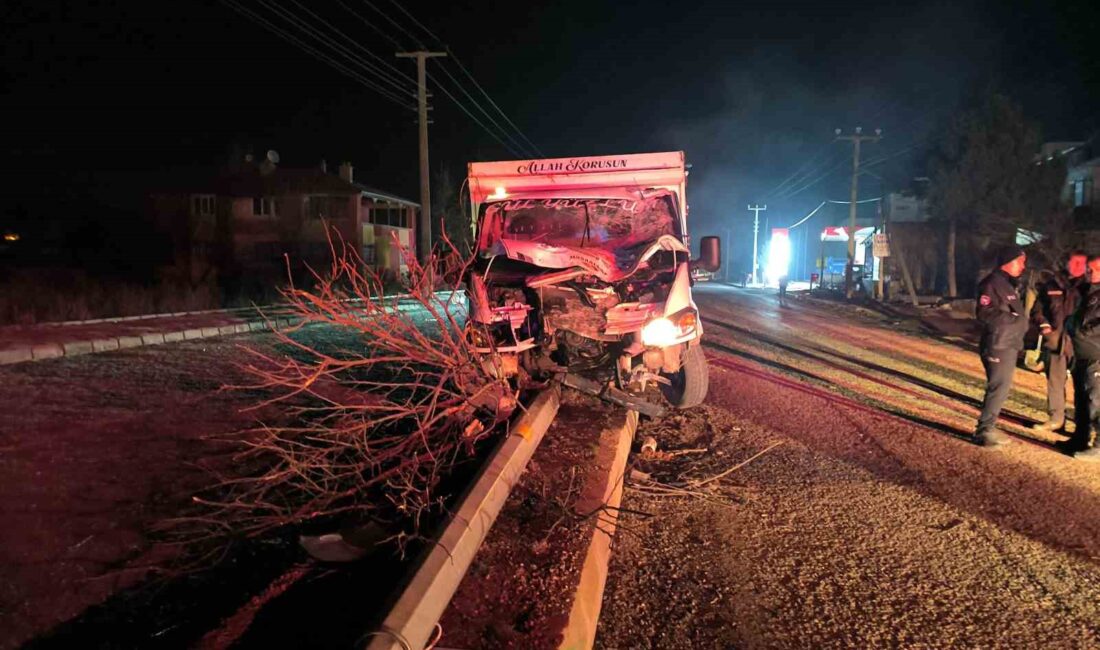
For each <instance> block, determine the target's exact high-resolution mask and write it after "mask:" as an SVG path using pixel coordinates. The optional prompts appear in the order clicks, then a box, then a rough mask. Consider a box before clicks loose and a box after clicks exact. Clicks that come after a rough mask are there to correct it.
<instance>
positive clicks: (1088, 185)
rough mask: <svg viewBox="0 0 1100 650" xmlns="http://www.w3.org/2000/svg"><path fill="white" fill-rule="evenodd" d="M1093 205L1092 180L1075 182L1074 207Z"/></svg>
mask: <svg viewBox="0 0 1100 650" xmlns="http://www.w3.org/2000/svg"><path fill="white" fill-rule="evenodd" d="M1091 204H1092V179H1089V178H1086V179H1084V180H1079V181H1073V207H1075V208H1080V207H1083V206H1086V205H1091Z"/></svg>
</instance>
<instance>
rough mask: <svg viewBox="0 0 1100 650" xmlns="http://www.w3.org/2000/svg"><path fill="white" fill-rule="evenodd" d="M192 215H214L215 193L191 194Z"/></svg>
mask: <svg viewBox="0 0 1100 650" xmlns="http://www.w3.org/2000/svg"><path fill="white" fill-rule="evenodd" d="M191 215H192V216H195V217H212V216H214V195H213V194H192V195H191Z"/></svg>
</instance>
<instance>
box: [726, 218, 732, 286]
mask: <svg viewBox="0 0 1100 650" xmlns="http://www.w3.org/2000/svg"><path fill="white" fill-rule="evenodd" d="M732 243H733V230H731V229H730V228H726V273H725V278H726V282H729V281H730V248H732V246H731V244H732Z"/></svg>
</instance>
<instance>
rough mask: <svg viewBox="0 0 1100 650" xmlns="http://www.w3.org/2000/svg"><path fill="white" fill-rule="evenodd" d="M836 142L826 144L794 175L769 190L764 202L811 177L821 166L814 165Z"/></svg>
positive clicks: (831, 141)
mask: <svg viewBox="0 0 1100 650" xmlns="http://www.w3.org/2000/svg"><path fill="white" fill-rule="evenodd" d="M835 142H836V141H835V140H830V141H829V142H827V143H825V144H824V145H823V146H822V147H821V148H820V149H818V150H817V152H816V153H815V154H814V155H813V156H811V157H810V158H809V159H808V160H807V161H806V162H804V163H803V164H802V166H801V167H799V168H798V169H796V170H795V171H794V173H792V174H791V175H790V176H788V177H786V178H784V179H783V180H782V181H781V182H780V183H779V184H778V185H776V186H775V187H773V188H771V189H770V190H768V191H767V192H766V193H765V194H764V196H763V197H762V200H763V199H768V198H771V197H772V196H773V195H774V194H775V193H776V192H780V191H783V190H784V189H787V187H788V185H791V184H797V183H799V182H801V179H802V178H803V177H805V176H809V175H810V174H812V173H814V170H815V169H820V166H815V165H814V163H816V162H817V159H818V158H820V157H821V155H822V154H824V153H827V152H828V151H829V148H830V147H831V146H832V145H833V144H834V143H835ZM796 179H798V180H796Z"/></svg>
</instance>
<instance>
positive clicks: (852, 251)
mask: <svg viewBox="0 0 1100 650" xmlns="http://www.w3.org/2000/svg"><path fill="white" fill-rule="evenodd" d="M836 139H837V140H850V141H851V142H852V198H851V200H850V203H849V205H848V264H847V266H845V267H844V295H845V296H847V297H848V298H851V297H852V294H853V293H854V292H855V287H853V286H852V267H853V266H854V265H855V263H856V208H857V207H858V206H857V202H858V201H859V145H860V143H862V142H863V141H864V140H869V141H871V142H878V141H879V140H881V139H882V129H875V134H874V135H863V127H861V126H857V127H856V130H855V133H853V134H852V135H840V129H837V130H836Z"/></svg>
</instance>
